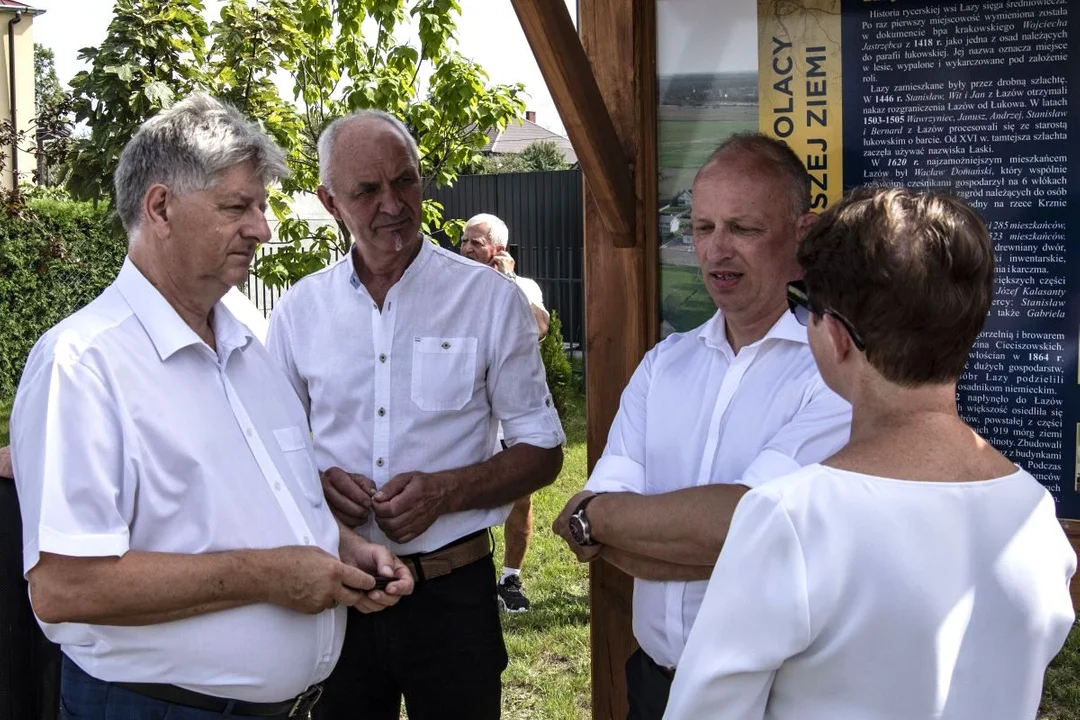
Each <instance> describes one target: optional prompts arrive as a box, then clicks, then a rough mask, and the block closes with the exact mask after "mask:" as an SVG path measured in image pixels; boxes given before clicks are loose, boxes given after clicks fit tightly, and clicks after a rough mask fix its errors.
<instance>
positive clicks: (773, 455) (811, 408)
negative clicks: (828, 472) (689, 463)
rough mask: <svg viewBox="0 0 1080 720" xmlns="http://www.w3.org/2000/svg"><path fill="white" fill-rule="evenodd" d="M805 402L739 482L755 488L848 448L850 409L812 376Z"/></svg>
mask: <svg viewBox="0 0 1080 720" xmlns="http://www.w3.org/2000/svg"><path fill="white" fill-rule="evenodd" d="M806 396H807V401H806V402H805V403H803V405H802V406H801V407H800V408H799V410H798V412H796V413H795V415H794V417H792V418H791V421H790V422H788V423H787V424H786V425H784V427H782V428H781V429H780V431H779V432H777V433H776V435H774V436H773V438H772V439H771V440H769V441H768V442H767V443H766V444H765V447H764V448H762V450H761V452H760V453H758V455H757V457H755V458H754V460H753V461H752V462H751V463H750V466H749V467H748V468H747V469H746V472H744V473H743V476H742V479H741V480H740V481H739V482H741V483H742V484H743V485H746V486H747V487H751V488H755V487H758V486H759V485H761V484H762V483H765V482H768V481H769V480H774V479H776V478H778V477H781V476H783V475H787V474H789V473H792V472H795V471H796V470H798V469H799V468H801V467H804V466H806V465H810V464H812V463H816V462H821V461H822V460H825V459H827V458H828V457H829V456H831V455H833V454H835V453H836V452H837V451H838V450H840V448H842V447H844V445H846V444H847V442H848V439H849V438H850V436H851V405H849V404H848V402H847V401H846V400H844V399H843V398H841V397H840V396H839V395H837V394H836V393H834V392H833V391H832V390H830V389H829V388H828V386H826V385H825V383H824V382H823V381H822V380H821V378H820V376H815V378H814V380H813V383H812V384H811V385H810V387H809V388H808V390H807V393H806Z"/></svg>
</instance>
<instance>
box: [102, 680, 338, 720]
mask: <svg viewBox="0 0 1080 720" xmlns="http://www.w3.org/2000/svg"><path fill="white" fill-rule="evenodd" d="M113 685H115V686H116V687H119V688H123V689H125V690H128V691H130V692H133V693H135V694H137V695H144V696H146V697H148V698H153V699H154V700H160V701H162V702H167V703H172V704H174V705H183V706H184V707H189V708H194V709H195V710H207V711H209V712H214V713H224V712H225V711H226V710H228V711H229V712H230V713H231V714H232V715H247V716H249V717H290V718H307V716H308V713H310V712H311V710H312V708H314V707H315V704H316V703H317V702H319V698H320V697H322V685H312V686H311V687H309V688H308V689H307V690H305V691H304V692H302V693H301V694H299V695H297V696H296V697H295V698H293V699H292V700H285V701H283V702H276V703H256V702H244V701H242V700H229V699H227V698H220V697H214V696H213V695H203V694H202V693H198V692H195V691H194V690H185V689H184V688H182V687H177V686H175V685H164V684H161V683H122V682H118V683H113Z"/></svg>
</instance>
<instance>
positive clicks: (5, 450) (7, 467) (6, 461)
mask: <svg viewBox="0 0 1080 720" xmlns="http://www.w3.org/2000/svg"><path fill="white" fill-rule="evenodd" d="M0 477H5V478H13V477H15V471H14V470H13V469H12V468H11V448H9V447H2V448H0Z"/></svg>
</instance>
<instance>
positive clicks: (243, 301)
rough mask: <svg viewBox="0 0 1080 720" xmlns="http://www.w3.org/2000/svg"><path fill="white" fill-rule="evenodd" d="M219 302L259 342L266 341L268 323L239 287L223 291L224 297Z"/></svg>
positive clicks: (268, 329) (268, 328)
mask: <svg viewBox="0 0 1080 720" xmlns="http://www.w3.org/2000/svg"><path fill="white" fill-rule="evenodd" d="M221 304H222V305H224V306H225V307H227V308H228V309H229V312H231V313H232V315H233V317H234V318H236V319H237V320H239V321H240V322H242V323H243V324H244V325H246V326H247V329H248V330H250V331H251V334H252V335H254V336H255V337H256V338H257V339H258V340H259V342H261V343H263V344H265V343H266V333H267V332H269V331H270V323H268V322H267V321H266V316H265V315H263V312H262V310H260V309H259V308H257V307H255V303H253V302H251V300H249V299H248V296H247V295H245V294H244V293H242V292H240V289H239V288H230V290H229V292H227V293H225V297H223V298H221Z"/></svg>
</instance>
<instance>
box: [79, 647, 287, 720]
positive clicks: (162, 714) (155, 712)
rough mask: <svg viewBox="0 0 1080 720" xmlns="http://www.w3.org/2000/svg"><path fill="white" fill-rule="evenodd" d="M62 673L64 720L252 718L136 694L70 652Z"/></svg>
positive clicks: (213, 719) (264, 719)
mask: <svg viewBox="0 0 1080 720" xmlns="http://www.w3.org/2000/svg"><path fill="white" fill-rule="evenodd" d="M60 672H61V674H60V720H82V719H86V718H88V719H89V720H217V719H218V718H241V717H248V716H242V715H233V714H232V713H231V712H225V713H215V712H209V711H207V710H196V709H194V708H189V707H184V706H183V705H176V704H175V703H168V702H164V701H162V700H154V699H153V698H148V697H146V696H145V695H139V694H138V693H133V692H131V691H130V690H125V689H123V688H121V687H117V686H116V685H113V684H112V683H107V682H104V681H102V680H98V679H97V678H94V677H91V676H90V675H87V674H86V673H85V672H83V670H82V668H80V667H79V666H78V665H76V664H75V663H73V662H71V660H69V659H68V658H67V656H66V655H65V656H64V664H63V668H62V669H61V671H60ZM281 717H282V718H284V716H281ZM262 720H266V718H263V719H262Z"/></svg>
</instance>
